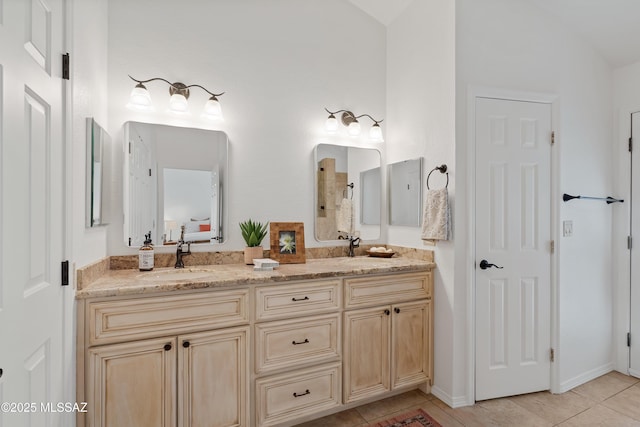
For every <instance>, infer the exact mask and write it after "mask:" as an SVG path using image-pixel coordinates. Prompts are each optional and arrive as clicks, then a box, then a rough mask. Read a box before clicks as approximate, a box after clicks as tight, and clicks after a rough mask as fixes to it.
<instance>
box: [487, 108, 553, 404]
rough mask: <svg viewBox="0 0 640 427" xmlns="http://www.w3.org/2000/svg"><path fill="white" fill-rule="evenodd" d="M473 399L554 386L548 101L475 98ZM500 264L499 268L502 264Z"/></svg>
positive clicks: (549, 123)
mask: <svg viewBox="0 0 640 427" xmlns="http://www.w3.org/2000/svg"><path fill="white" fill-rule="evenodd" d="M475 126H476V129H475V131H476V189H475V194H476V248H475V251H476V265H477V266H479V265H480V261H481V260H487V261H488V262H489V263H491V264H495V265H496V267H490V268H486V269H482V268H478V267H476V272H475V286H476V303H475V304H476V322H475V323H476V400H484V399H491V398H496V397H501V396H508V395H515V394H521V393H528V392H533V391H539V390H547V389H549V387H550V360H549V352H550V292H551V289H550V284H551V253H550V250H549V245H550V241H551V204H550V190H551V172H550V162H551V144H550V140H551V105H550V104H542V103H533V102H519V101H509V100H500V99H488V98H477V99H476V124H475ZM498 267H502V268H498Z"/></svg>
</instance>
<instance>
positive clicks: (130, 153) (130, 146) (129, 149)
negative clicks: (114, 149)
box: [129, 143, 131, 154]
mask: <svg viewBox="0 0 640 427" xmlns="http://www.w3.org/2000/svg"><path fill="white" fill-rule="evenodd" d="M129 154H131V143H129Z"/></svg>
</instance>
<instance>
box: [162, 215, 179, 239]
mask: <svg viewBox="0 0 640 427" xmlns="http://www.w3.org/2000/svg"><path fill="white" fill-rule="evenodd" d="M176 228H178V222H177V221H175V220H173V219H165V220H164V232H165V233H166V232H167V231H169V240H168V241H169V242H173V236H172V232H173V230H175V229H176Z"/></svg>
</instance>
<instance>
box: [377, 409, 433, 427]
mask: <svg viewBox="0 0 640 427" xmlns="http://www.w3.org/2000/svg"><path fill="white" fill-rule="evenodd" d="M369 427H442V426H441V425H440V424H438V422H437V421H436V420H434V419H433V418H431V416H430V415H429V414H427V413H426V412H424V411H423V410H422V409H418V410H416V411H412V412H408V413H406V414H402V415H399V416H397V417H393V418H389V419H388V420H385V421H381V422H379V423H375V424H370V425H369Z"/></svg>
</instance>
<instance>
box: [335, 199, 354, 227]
mask: <svg viewBox="0 0 640 427" xmlns="http://www.w3.org/2000/svg"><path fill="white" fill-rule="evenodd" d="M353 218H354V215H353V201H352V200H350V199H342V201H341V202H340V208H339V209H338V211H337V212H336V226H337V228H338V232H342V233H348V234H349V235H352V234H353V230H354V224H353Z"/></svg>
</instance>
